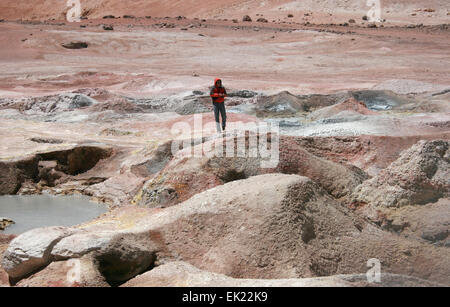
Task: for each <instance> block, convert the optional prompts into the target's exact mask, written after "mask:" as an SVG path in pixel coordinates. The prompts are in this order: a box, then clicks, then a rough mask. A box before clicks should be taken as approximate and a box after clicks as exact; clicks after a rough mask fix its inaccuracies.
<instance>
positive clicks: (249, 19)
mask: <svg viewBox="0 0 450 307" xmlns="http://www.w3.org/2000/svg"><path fill="white" fill-rule="evenodd" d="M242 21H247V22H251V21H252V18H251V17H250V16H248V15H245V16H244V17H242Z"/></svg>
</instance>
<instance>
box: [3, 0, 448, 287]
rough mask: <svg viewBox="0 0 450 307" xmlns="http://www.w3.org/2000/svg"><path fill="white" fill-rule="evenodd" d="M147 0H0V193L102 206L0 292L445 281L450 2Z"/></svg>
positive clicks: (49, 244) (51, 239)
mask: <svg viewBox="0 0 450 307" xmlns="http://www.w3.org/2000/svg"><path fill="white" fill-rule="evenodd" d="M38 2H39V1H38ZM144 2H145V1H134V2H133V4H132V5H128V4H127V5H126V6H125V5H124V4H123V2H119V1H115V0H108V1H107V0H98V1H90V2H89V4H88V5H86V6H83V19H82V20H81V22H79V23H77V22H74V23H71V22H67V21H66V20H65V19H64V18H65V17H64V16H65V13H66V12H67V8H66V7H65V3H64V1H54V2H53V1H45V3H44V1H42V4H41V5H38V4H36V5H33V6H30V5H29V4H28V2H27V3H25V2H24V1H14V4H12V1H2V3H1V4H0V20H1V21H0V40H1V41H2V42H6V41H8V44H0V62H1V65H2V71H1V72H0V121H1V122H2V125H0V138H1V140H2V142H1V143H0V195H2V196H8V195H38V194H43V193H49V194H54V195H67V194H83V195H87V196H89V197H91V199H92V200H94V201H97V202H101V203H105V204H106V205H107V206H108V208H109V211H108V212H107V213H106V214H104V215H102V216H100V217H98V218H96V219H95V220H92V221H88V222H86V223H84V224H82V225H74V226H73V227H61V226H51V227H44V228H38V229H34V230H31V231H29V232H26V233H23V234H16V235H5V234H1V230H3V229H4V228H6V227H7V226H8V224H11V223H12V222H13V221H11V219H9V218H7V216H8V214H7V212H5V213H4V212H3V211H2V212H1V216H5V217H4V218H3V217H2V218H0V222H1V224H0V258H1V266H0V286H18V287H27V286H50V287H61V286H64V287H65V286H68V287H80V286H96V287H97V286H98V287H109V286H113V287H116V286H124V287H136V286H227V287H228V286H231V287H234V286H243V287H248V286H251V287H253V286H257V287H267V286H283V287H284V286H294V287H300V286H336V287H367V286H388V287H389V286H440V285H443V286H449V285H450V278H449V276H450V250H449V247H450V238H449V230H450V181H449V180H450V179H449V178H450V148H449V147H450V144H449V143H450V124H449V123H450V75H449V73H448V64H449V62H450V57H449V54H448V50H449V47H450V46H449V45H450V33H449V28H448V24H449V15H448V12H449V9H450V8H449V7H448V3H446V2H445V1H438V0H436V1H427V2H424V1H384V2H383V3H384V4H383V7H382V12H383V18H385V19H386V20H383V21H380V22H377V23H370V22H368V21H367V20H365V19H363V18H362V17H363V16H365V14H366V12H367V9H368V8H367V7H365V1H270V2H265V1H245V2H242V1H233V0H226V1H220V2H219V1H209V2H208V3H206V2H202V3H201V4H200V2H199V1H198V2H196V1H184V2H183V3H182V4H181V5H179V6H177V10H175V11H173V10H171V11H170V12H171V13H170V14H167V12H168V7H172V6H171V5H172V4H173V3H172V2H173V1H157V2H156V1H148V2H151V5H148V6H147V5H145V4H144ZM194 2H195V3H194ZM177 3H178V2H177ZM322 8H325V9H322ZM168 15H169V17H168ZM178 15H179V16H178ZM244 15H248V17H249V18H243V16H244ZM170 16H171V17H170ZM289 16H292V17H289ZM249 19H250V20H251V21H245V20H249ZM258 20H259V21H258ZM351 20H352V21H351ZM373 25H374V26H373ZM215 77H221V78H222V79H223V81H224V85H225V86H226V87H227V91H228V93H229V97H228V98H227V100H226V108H227V111H228V128H227V132H226V133H224V134H219V135H218V134H217V133H216V131H215V123H214V117H213V113H212V105H211V102H210V97H209V86H211V85H212V84H211V83H212V80H214V78H215ZM263 126H268V127H271V128H273V130H270V131H269V133H266V132H265V131H264V130H263V129H262V128H261V127H263ZM261 144H262V145H261ZM16 222H17V221H16ZM371 259H372V260H373V259H376V260H377V261H379V263H380V265H381V282H380V283H371V282H369V281H368V279H367V277H366V272H367V271H368V270H369V269H370V266H368V261H369V260H371Z"/></svg>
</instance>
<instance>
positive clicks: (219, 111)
mask: <svg viewBox="0 0 450 307" xmlns="http://www.w3.org/2000/svg"><path fill="white" fill-rule="evenodd" d="M213 105H214V116H215V118H216V125H217V132H221V131H220V115H221V116H222V129H223V130H225V128H226V126H227V113H226V111H225V103H223V102H213Z"/></svg>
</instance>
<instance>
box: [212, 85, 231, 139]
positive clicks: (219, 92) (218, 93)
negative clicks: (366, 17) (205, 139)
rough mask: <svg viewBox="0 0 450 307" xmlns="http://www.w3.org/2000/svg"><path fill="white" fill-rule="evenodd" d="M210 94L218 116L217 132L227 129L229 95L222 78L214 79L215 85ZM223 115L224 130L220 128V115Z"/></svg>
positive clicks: (215, 113)
mask: <svg viewBox="0 0 450 307" xmlns="http://www.w3.org/2000/svg"><path fill="white" fill-rule="evenodd" d="M210 96H211V98H212V103H213V105H214V116H215V118H216V127H217V132H222V130H223V131H225V129H226V126H227V113H226V110H225V97H227V91H226V90H225V88H224V87H223V86H222V80H221V79H216V80H214V86H213V88H212V89H211V93H210ZM219 115H221V116H222V130H221V129H220V116H219Z"/></svg>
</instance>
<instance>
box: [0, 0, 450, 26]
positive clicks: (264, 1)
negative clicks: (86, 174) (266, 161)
mask: <svg viewBox="0 0 450 307" xmlns="http://www.w3.org/2000/svg"><path fill="white" fill-rule="evenodd" d="M80 2H81V7H82V11H83V15H84V16H87V17H88V18H102V17H103V16H105V15H114V16H123V15H133V16H136V17H144V16H153V17H166V16H170V17H175V16H179V15H180V16H186V17H191V18H195V17H198V18H239V19H241V18H242V16H243V15H245V14H248V15H250V16H251V17H252V18H255V19H257V17H258V15H264V17H266V18H267V19H269V20H270V19H272V20H278V19H281V20H292V21H296V22H301V21H304V20H306V19H307V20H310V21H314V20H315V18H316V19H317V21H322V22H326V21H327V20H328V21H330V22H335V21H340V22H342V21H343V20H342V18H354V19H357V20H361V17H362V16H364V15H365V14H366V13H367V12H368V11H369V7H368V6H367V5H366V0H298V1H289V0H272V1H271V0H247V1H242V0H241V1H238V0H208V1H204V0H183V1H179V0H164V1H161V0H133V1H123V0H80ZM380 3H381V11H382V18H385V19H387V20H388V21H393V22H416V23H444V22H450V16H449V15H447V14H449V11H450V5H449V2H448V0H428V1H425V0H397V1H395V0H381V1H380ZM67 10H68V8H67V1H66V0H33V1H29V0H2V1H0V19H6V20H17V19H25V20H33V19H37V20H42V19H52V18H54V19H57V20H62V19H64V18H65V15H66V12H67ZM311 12H312V13H313V14H312V15H311V14H310V13H311ZM308 13H309V14H308ZM257 14H258V15H257ZM289 14H292V15H293V17H290V18H289V17H288V15H289ZM305 14H308V15H309V16H305ZM330 14H332V16H330ZM414 14H415V15H414ZM339 18H341V20H339Z"/></svg>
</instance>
